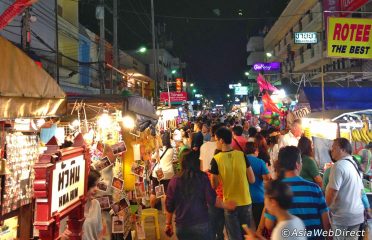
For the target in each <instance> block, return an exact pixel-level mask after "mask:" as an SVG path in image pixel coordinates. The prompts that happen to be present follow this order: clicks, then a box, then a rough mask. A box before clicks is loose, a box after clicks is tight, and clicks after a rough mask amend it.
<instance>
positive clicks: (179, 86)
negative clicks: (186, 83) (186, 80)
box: [176, 78, 183, 92]
mask: <svg viewBox="0 0 372 240" xmlns="http://www.w3.org/2000/svg"><path fill="white" fill-rule="evenodd" d="M182 85H183V78H176V90H177V92H182Z"/></svg>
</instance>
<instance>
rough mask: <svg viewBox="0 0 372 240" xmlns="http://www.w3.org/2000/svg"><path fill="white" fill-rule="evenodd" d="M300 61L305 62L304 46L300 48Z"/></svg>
mask: <svg viewBox="0 0 372 240" xmlns="http://www.w3.org/2000/svg"><path fill="white" fill-rule="evenodd" d="M300 60H301V61H300V62H301V63H304V47H301V48H300Z"/></svg>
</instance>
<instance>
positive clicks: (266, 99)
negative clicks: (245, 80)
mask: <svg viewBox="0 0 372 240" xmlns="http://www.w3.org/2000/svg"><path fill="white" fill-rule="evenodd" d="M262 102H263V105H264V108H265V111H269V112H276V113H278V114H279V115H281V116H283V115H284V114H283V112H282V111H280V110H279V108H278V106H277V105H276V104H275V103H274V102H273V101H272V99H271V97H270V95H269V94H268V93H267V92H266V93H265V94H264V95H263V96H262Z"/></svg>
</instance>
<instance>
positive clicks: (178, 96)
mask: <svg viewBox="0 0 372 240" xmlns="http://www.w3.org/2000/svg"><path fill="white" fill-rule="evenodd" d="M169 100H170V102H184V101H187V93H186V92H169V94H168V92H161V93H160V101H161V102H168V101H169Z"/></svg>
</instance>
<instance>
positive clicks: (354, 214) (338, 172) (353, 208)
mask: <svg viewBox="0 0 372 240" xmlns="http://www.w3.org/2000/svg"><path fill="white" fill-rule="evenodd" d="M351 154H352V147H351V144H350V142H349V141H348V140H347V139H345V138H337V139H335V140H334V142H333V145H332V150H331V155H332V158H333V159H334V160H335V161H336V163H335V164H334V166H333V167H332V169H331V173H330V176H329V183H328V185H327V189H326V201H327V205H328V206H329V207H330V210H331V216H332V217H331V218H332V230H333V231H336V230H337V231H340V230H339V229H341V231H345V232H344V233H347V232H346V231H349V233H348V234H347V235H348V236H342V237H334V239H337V240H339V239H351V240H352V239H355V240H357V239H358V236H357V234H356V233H357V231H358V230H359V228H360V225H361V224H362V223H363V221H364V207H363V203H362V196H361V194H362V190H363V188H364V187H363V183H362V177H361V176H360V173H359V170H358V167H357V164H356V163H355V162H354V160H353V158H352V156H351ZM351 234H354V235H351Z"/></svg>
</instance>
